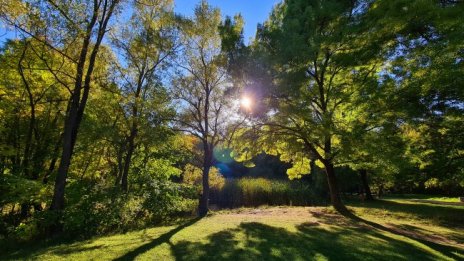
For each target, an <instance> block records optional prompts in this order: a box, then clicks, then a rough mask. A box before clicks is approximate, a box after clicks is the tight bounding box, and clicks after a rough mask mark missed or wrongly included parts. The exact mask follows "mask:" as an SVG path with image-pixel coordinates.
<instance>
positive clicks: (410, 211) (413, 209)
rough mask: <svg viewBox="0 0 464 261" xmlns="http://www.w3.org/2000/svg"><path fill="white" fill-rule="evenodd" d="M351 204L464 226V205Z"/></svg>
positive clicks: (449, 224)
mask: <svg viewBox="0 0 464 261" xmlns="http://www.w3.org/2000/svg"><path fill="white" fill-rule="evenodd" d="M349 206H356V207H363V208H368V209H369V212H370V213H375V211H385V210H386V211H388V212H389V213H393V214H400V215H401V214H406V215H413V216H415V217H416V218H417V219H428V220H432V221H433V222H435V223H437V224H439V225H442V226H444V227H448V228H453V229H454V228H456V227H459V228H461V229H463V228H464V207H461V206H458V207H457V206H451V205H432V204H421V203H419V202H418V203H417V204H414V203H405V202H396V201H392V200H374V201H372V202H360V201H350V202H349Z"/></svg>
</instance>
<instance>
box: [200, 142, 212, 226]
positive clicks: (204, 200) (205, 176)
mask: <svg viewBox="0 0 464 261" xmlns="http://www.w3.org/2000/svg"><path fill="white" fill-rule="evenodd" d="M203 146H204V151H205V154H204V158H203V173H202V189H203V190H202V193H201V197H200V201H199V204H198V214H199V216H200V217H204V216H206V215H207V214H208V210H209V209H208V207H209V206H208V205H209V202H208V201H209V170H210V169H211V165H212V149H210V146H209V144H207V143H206V142H205V144H203Z"/></svg>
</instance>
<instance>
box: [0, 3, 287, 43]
mask: <svg viewBox="0 0 464 261" xmlns="http://www.w3.org/2000/svg"><path fill="white" fill-rule="evenodd" d="M199 2H200V0H175V11H176V12H178V13H181V14H184V15H186V16H191V15H193V10H194V8H195V5H197V4H198V3H199ZM208 2H209V3H210V4H211V5H212V6H215V7H219V8H220V9H221V13H222V15H223V16H226V15H229V16H234V15H235V14H237V13H241V14H242V16H243V18H244V20H245V28H244V34H245V41H246V42H248V40H249V39H250V37H254V36H255V33H256V25H257V24H258V23H262V22H264V21H265V20H266V19H267V17H268V16H269V13H270V12H271V10H272V7H273V6H274V5H275V4H277V3H278V2H280V0H209V1H208ZM15 36H16V34H15V33H14V32H11V31H10V32H7V31H6V30H5V28H4V27H3V26H1V24H0V44H3V42H4V41H5V40H6V38H14V37H15Z"/></svg>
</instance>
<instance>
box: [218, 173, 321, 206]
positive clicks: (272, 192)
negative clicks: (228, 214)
mask: <svg viewBox="0 0 464 261" xmlns="http://www.w3.org/2000/svg"><path fill="white" fill-rule="evenodd" d="M321 202H322V200H321V198H319V197H318V196H317V195H316V194H315V193H314V191H313V190H312V188H311V187H310V185H309V184H307V183H305V182H303V181H282V180H269V179H265V178H241V179H228V180H226V182H225V185H224V187H223V188H222V190H219V191H212V195H211V202H210V203H211V204H217V205H218V206H219V207H223V208H234V207H256V206H260V205H274V206H275V205H294V206H308V205H316V204H320V203H321Z"/></svg>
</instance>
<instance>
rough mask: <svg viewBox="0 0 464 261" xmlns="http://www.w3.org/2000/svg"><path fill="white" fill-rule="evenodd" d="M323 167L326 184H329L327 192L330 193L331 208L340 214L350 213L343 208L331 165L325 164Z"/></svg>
mask: <svg viewBox="0 0 464 261" xmlns="http://www.w3.org/2000/svg"><path fill="white" fill-rule="evenodd" d="M324 165H325V173H326V175H327V182H328V184H329V192H330V201H331V202H332V206H333V207H334V208H335V209H336V210H337V211H338V212H340V213H341V214H343V215H346V214H349V213H350V212H349V211H348V209H347V208H346V207H345V205H344V204H343V202H342V199H341V197H340V192H339V189H338V184H337V178H336V177H335V169H334V166H333V164H332V163H326V164H324Z"/></svg>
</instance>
